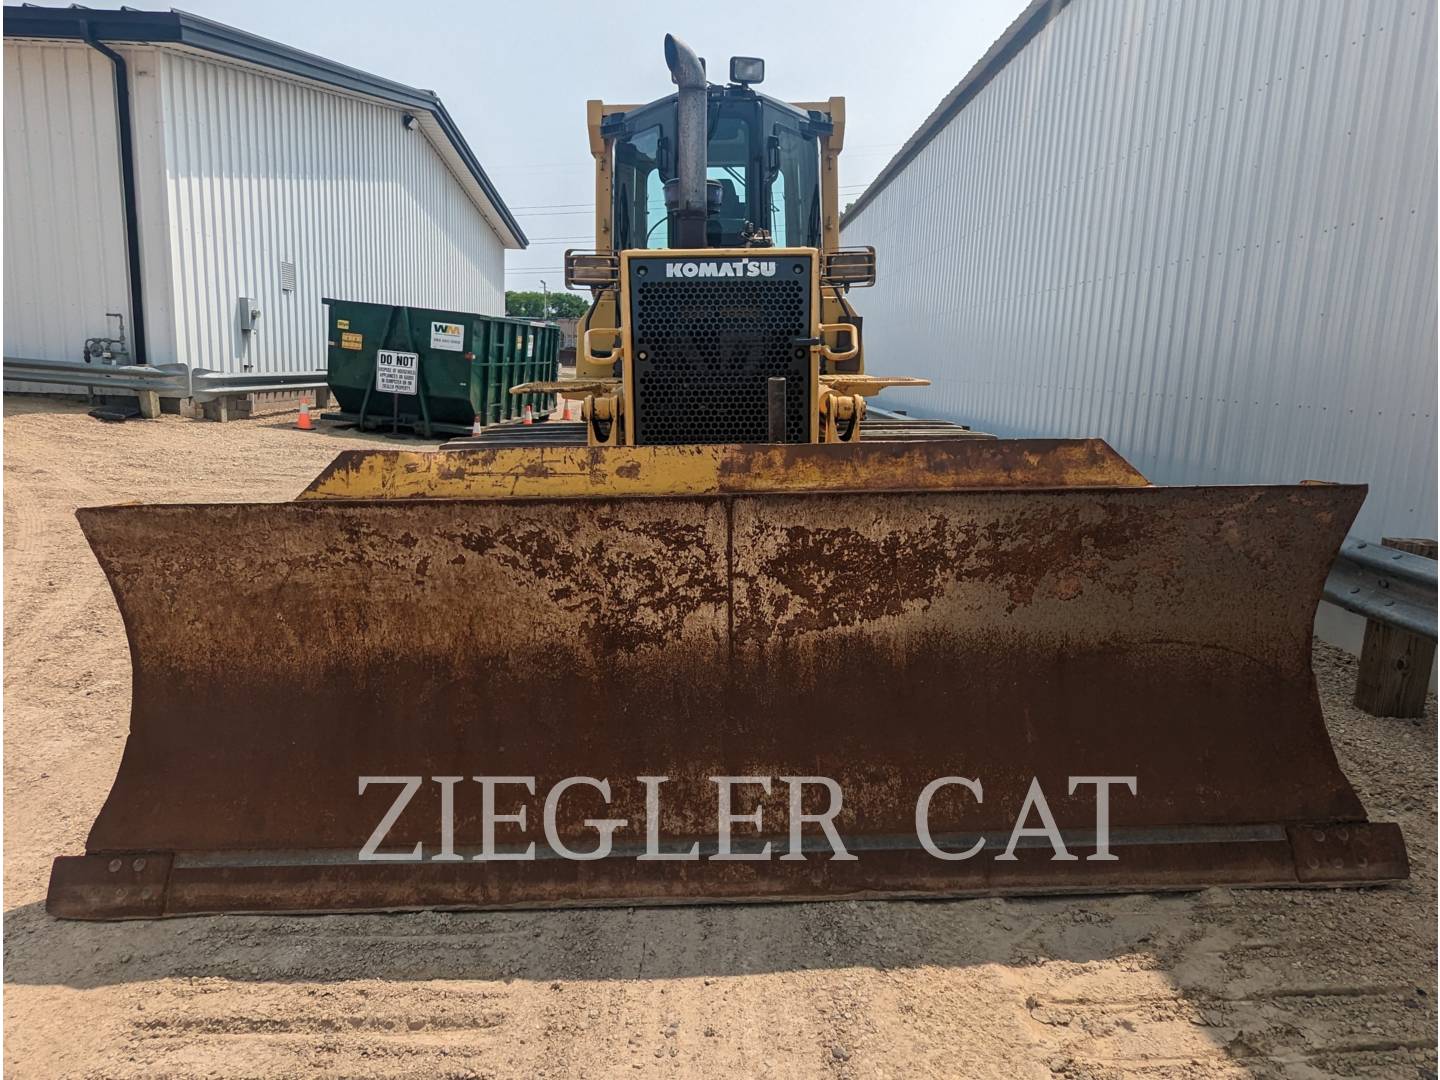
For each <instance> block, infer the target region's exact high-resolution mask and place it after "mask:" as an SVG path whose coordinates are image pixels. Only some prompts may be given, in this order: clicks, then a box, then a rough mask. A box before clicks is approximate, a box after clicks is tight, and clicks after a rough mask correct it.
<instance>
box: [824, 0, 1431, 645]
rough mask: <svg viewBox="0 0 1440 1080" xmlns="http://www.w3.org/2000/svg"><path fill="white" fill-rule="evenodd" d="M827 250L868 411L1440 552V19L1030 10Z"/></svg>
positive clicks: (1290, 10)
mask: <svg viewBox="0 0 1440 1080" xmlns="http://www.w3.org/2000/svg"><path fill="white" fill-rule="evenodd" d="M843 238H844V241H845V243H847V244H873V245H874V246H875V247H876V248H877V249H878V257H879V273H880V278H879V283H878V284H877V286H876V287H875V288H874V289H872V290H870V291H869V292H868V293H866V294H861V295H857V297H856V304H857V306H858V307H859V309H860V311H861V314H863V315H864V317H865V332H866V357H867V361H866V366H867V369H869V370H871V371H873V372H875V373H885V374H905V375H922V376H928V377H929V378H931V379H933V380H934V384H935V385H934V386H933V387H931V388H929V389H923V390H914V391H908V392H904V393H897V392H895V391H889V392H887V393H886V394H885V396H884V397H883V398H881V399H880V401H879V404H881V405H882V406H886V407H892V408H900V409H905V410H908V411H910V412H911V413H913V414H914V415H929V416H941V417H948V418H953V419H958V420H961V421H963V422H966V423H970V424H972V425H974V426H975V427H977V428H980V429H984V430H989V431H993V432H995V433H997V434H1002V435H1056V436H1088V435H1098V436H1100V437H1103V438H1105V439H1106V440H1108V441H1109V442H1110V443H1111V444H1112V445H1113V446H1114V447H1115V448H1116V449H1117V450H1119V451H1120V452H1121V453H1122V454H1124V455H1125V456H1126V457H1127V458H1128V459H1129V460H1131V461H1132V462H1133V463H1134V464H1135V465H1136V466H1137V467H1138V468H1140V470H1141V471H1142V472H1144V473H1145V474H1146V475H1148V476H1149V477H1150V478H1151V479H1152V480H1154V481H1156V482H1160V483H1206V482H1222V483H1229V482H1286V483H1291V482H1295V481H1298V480H1302V479H1324V480H1338V481H1360V482H1364V483H1368V484H1369V485H1370V486H1371V491H1370V496H1369V498H1368V499H1367V501H1366V503H1365V507H1364V509H1363V510H1362V511H1361V515H1360V517H1359V519H1358V520H1357V521H1356V523H1355V526H1354V530H1353V532H1354V534H1355V535H1358V536H1363V537H1371V538H1377V539H1378V538H1379V537H1380V536H1381V535H1385V536H1425V537H1434V536H1435V533H1436V476H1435V474H1436V450H1437V447H1436V420H1435V404H1436V345H1437V341H1436V4H1435V0H1265V2H1263V3H1256V2H1254V0H1203V2H1195V0H1073V2H1068V0H1047V2H1042V3H1036V4H1032V5H1031V7H1030V8H1028V9H1027V10H1026V11H1025V12H1024V13H1023V14H1022V15H1021V17H1020V18H1019V19H1018V20H1017V21H1016V23H1015V24H1014V25H1013V26H1012V27H1011V28H1010V30H1009V31H1007V33H1006V35H1005V37H1003V38H1002V39H1001V40H1000V41H999V42H997V43H996V45H995V46H994V47H993V48H992V49H991V51H990V53H989V54H988V55H987V56H986V57H985V58H984V59H982V60H981V62H980V63H979V64H978V65H977V66H976V68H975V69H974V70H973V71H971V72H970V73H969V74H968V75H967V76H966V77H965V79H964V80H963V81H962V82H961V83H960V84H959V86H957V87H956V89H955V91H954V92H953V93H951V94H950V95H949V96H948V97H947V98H946V99H945V100H944V101H943V102H942V103H941V104H940V106H939V107H938V108H937V109H936V110H935V112H934V113H933V114H932V115H931V116H930V118H929V119H928V120H927V121H926V122H925V124H924V125H923V126H922V127H921V128H920V130H919V131H918V132H916V134H915V135H914V137H913V138H911V139H910V141H909V142H908V143H907V144H906V145H905V146H904V148H903V149H902V150H901V151H900V152H899V154H898V155H897V156H896V157H895V159H894V160H893V161H891V162H890V164H889V165H888V166H887V167H886V168H885V169H884V170H883V171H882V172H881V174H880V175H879V177H878V178H877V179H876V181H875V182H874V183H873V184H872V185H871V186H870V187H869V188H868V189H867V190H866V191H865V193H864V194H863V196H862V197H861V198H860V199H859V200H858V201H857V202H856V203H855V205H854V206H852V207H851V208H850V209H849V211H848V213H847V215H846V216H845V218H844V220H843ZM1322 626H1323V624H1322ZM1327 636H1330V635H1327Z"/></svg>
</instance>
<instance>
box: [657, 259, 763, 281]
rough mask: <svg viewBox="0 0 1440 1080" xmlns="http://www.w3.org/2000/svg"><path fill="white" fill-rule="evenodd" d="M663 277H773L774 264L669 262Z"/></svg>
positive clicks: (752, 261) (748, 261)
mask: <svg viewBox="0 0 1440 1080" xmlns="http://www.w3.org/2000/svg"><path fill="white" fill-rule="evenodd" d="M665 276H666V277H667V278H672V277H774V276H775V263H774V261H773V260H772V261H770V262H760V261H758V260H751V259H743V260H741V261H740V262H669V263H666V264H665Z"/></svg>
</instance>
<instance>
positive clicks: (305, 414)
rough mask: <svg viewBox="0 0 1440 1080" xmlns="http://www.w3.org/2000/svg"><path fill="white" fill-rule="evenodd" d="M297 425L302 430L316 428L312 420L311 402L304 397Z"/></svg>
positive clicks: (301, 401) (301, 400)
mask: <svg viewBox="0 0 1440 1080" xmlns="http://www.w3.org/2000/svg"><path fill="white" fill-rule="evenodd" d="M295 426H296V427H297V428H299V429H300V430H301V431H314V430H315V425H314V424H312V423H311V422H310V402H309V401H307V400H306V399H305V398H303V397H302V398H301V399H300V419H298V420H296V421H295Z"/></svg>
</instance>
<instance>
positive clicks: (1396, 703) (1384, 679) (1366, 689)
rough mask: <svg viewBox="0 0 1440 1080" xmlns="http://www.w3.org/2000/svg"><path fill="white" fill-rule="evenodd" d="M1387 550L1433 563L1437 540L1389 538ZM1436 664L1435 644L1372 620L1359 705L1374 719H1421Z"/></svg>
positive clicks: (1357, 694) (1359, 685)
mask: <svg viewBox="0 0 1440 1080" xmlns="http://www.w3.org/2000/svg"><path fill="white" fill-rule="evenodd" d="M1380 542H1381V544H1383V545H1384V546H1385V547H1388V548H1395V549H1396V550H1399V551H1408V552H1410V553H1411V554H1412V555H1423V556H1425V558H1427V559H1433V558H1435V557H1436V554H1437V544H1436V541H1434V540H1401V539H1395V538H1390V537H1387V538H1385V539H1383V540H1381V541H1380ZM1434 663H1435V642H1434V641H1432V640H1430V639H1429V638H1427V637H1422V636H1421V635H1419V634H1412V633H1410V632H1409V631H1408V630H1401V629H1399V628H1398V627H1394V626H1386V625H1385V624H1384V623H1380V622H1376V621H1375V620H1374V619H1371V620H1369V621H1367V622H1366V623H1365V643H1364V645H1363V646H1361V650H1360V673H1359V675H1358V676H1357V677H1356V680H1355V704H1356V705H1357V706H1358V707H1359V708H1361V709H1364V710H1365V711H1366V712H1367V713H1369V714H1370V715H1371V716H1405V717H1414V716H1420V715H1421V714H1422V713H1424V711H1425V692H1426V690H1427V689H1429V686H1430V669H1431V667H1432V666H1433V665H1434Z"/></svg>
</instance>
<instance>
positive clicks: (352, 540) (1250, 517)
mask: <svg viewBox="0 0 1440 1080" xmlns="http://www.w3.org/2000/svg"><path fill="white" fill-rule="evenodd" d="M667 59H668V60H669V63H670V67H671V70H672V73H673V74H674V76H675V79H676V82H677V84H678V86H679V91H678V93H677V94H676V95H673V96H672V97H670V98H666V99H663V100H661V101H659V102H655V103H653V104H651V105H647V106H639V107H611V108H606V107H605V106H602V105H600V104H599V103H592V105H591V110H590V120H591V123H590V130H591V140H592V141H591V147H592V150H593V151H594V153H595V157H596V163H597V166H596V171H597V236H596V250H594V251H589V252H572V253H570V254H569V255H568V256H567V273H568V275H569V278H570V281H571V283H572V284H580V285H586V286H588V287H590V288H591V289H592V295H593V297H594V304H593V306H592V308H591V313H590V315H589V317H588V318H587V320H586V321H585V323H584V324H583V325H582V332H581V342H582V344H581V347H580V350H579V352H580V356H579V361H578V365H577V368H578V369H577V373H576V378H575V379H574V380H569V381H566V382H564V383H562V384H553V385H552V384H546V385H545V388H546V389H551V390H556V391H558V392H560V393H562V394H565V395H567V396H568V397H571V398H575V399H580V400H581V401H582V403H583V409H582V416H581V420H580V421H579V422H575V423H565V422H562V421H558V420H551V421H547V422H544V423H539V424H535V425H533V426H530V427H519V426H516V427H508V426H507V427H505V428H503V429H498V430H497V429H492V430H490V431H487V432H486V433H485V434H483V435H481V436H478V437H475V438H472V439H466V440H458V441H457V442H455V443H451V444H447V446H446V447H444V448H442V449H441V450H439V451H435V452H428V451H405V450H391V451H347V452H344V453H341V454H340V455H339V456H338V457H337V458H336V459H335V461H334V462H333V463H332V464H331V465H330V466H329V467H328V468H327V469H326V470H325V471H324V472H323V473H322V474H321V475H320V476H319V477H317V478H316V479H315V481H314V482H313V483H312V484H311V485H310V486H309V487H308V488H307V489H306V490H305V491H304V492H303V493H302V494H301V495H300V496H299V498H297V499H296V500H295V501H293V502H290V503H279V504H250V505H243V504H242V505H233V504H226V505H180V506H135V505H127V506H111V507H101V508H93V509H85V510H81V511H80V512H79V517H80V522H81V526H82V528H83V529H84V531H85V535H86V537H87V539H88V540H89V542H90V544H91V546H92V548H93V549H94V551H95V553H96V556H97V558H98V559H99V560H100V563H101V565H102V566H103V567H104V570H105V572H106V574H107V575H108V577H109V579H110V582H111V584H112V586H113V588H114V592H115V596H116V600H117V602H118V604H119V606H120V610H121V612H122V614H123V616H124V619H125V625H126V630H127V633H128V636H129V642H130V649H131V655H132V661H133V664H134V672H135V674H134V694H133V705H132V716H131V731H130V736H129V740H128V742H127V744H126V748H125V753H124V758H123V760H122V762H121V766H120V771H119V775H118V776H117V778H116V781H115V785H114V788H113V790H112V791H111V793H110V796H109V798H108V800H107V801H106V803H105V806H104V808H103V809H102V810H101V812H100V815H99V817H98V819H97V820H96V822H95V824H94V826H93V828H92V830H91V833H90V836H89V839H88V841H87V844H86V852H85V854H83V855H79V856H73V857H62V858H59V859H57V860H56V863H55V867H54V871H53V874H52V878H51V885H50V895H49V901H48V906H49V910H50V911H51V912H52V913H53V914H55V915H58V916H62V917H74V918H128V917H158V916H165V915H177V914H189V913H197V912H236V911H297V912H309V911H347V910H398V909H407V908H419V907H456V908H459V907H504V906H526V905H530V906H554V905H567V904H637V903H672V902H709V901H731V900H779V899H816V898H832V897H852V898H853V897H882V896H884V897H889V896H935V895H954V896H963V895H974V894H985V893H996V892H1054V891H1075V892H1102V891H1115V890H1152V889H1186V888H1198V887H1203V886H1207V885H1217V884H1224V885H1267V886H1312V885H1315V886H1328V885H1344V884H1369V883H1374V882H1381V881H1386V880H1393V879H1397V878H1402V877H1404V876H1406V874H1407V873H1408V869H1407V864H1406V856H1405V848H1404V843H1403V841H1402V839H1401V837H1400V834H1399V830H1398V828H1397V827H1396V826H1394V825H1389V824H1375V823H1369V822H1367V821H1366V817H1365V812H1364V809H1363V807H1362V806H1361V805H1360V802H1359V800H1358V799H1357V797H1356V795H1355V793H1354V791H1353V789H1352V788H1351V787H1350V785H1349V783H1348V782H1347V781H1346V779H1345V777H1344V775H1343V774H1342V772H1341V771H1340V768H1339V766H1338V765H1337V763H1336V760H1335V755H1334V753H1333V751H1332V749H1331V745H1330V742H1329V739H1328V736H1327V734H1326V730H1325V726H1324V721H1323V718H1322V716H1321V713H1320V707H1319V702H1318V697H1317V694H1316V689H1315V681H1314V677H1313V674H1312V672H1311V667H1310V647H1311V624H1312V621H1313V618H1314V614H1315V609H1316V606H1317V604H1318V602H1319V598H1320V594H1321V589H1322V585H1323V582H1324V579H1325V576H1326V572H1327V570H1328V568H1329V566H1330V563H1331V562H1332V561H1333V559H1334V556H1335V554H1336V551H1337V550H1338V548H1339V546H1340V543H1341V541H1342V540H1343V538H1344V536H1345V534H1346V531H1347V529H1348V527H1349V525H1350V523H1351V521H1352V520H1353V518H1354V516H1355V513H1356V512H1357V510H1358V509H1359V506H1360V503H1361V501H1362V500H1363V498H1364V494H1365V490H1364V488H1363V487H1359V486H1354V485H1339V484H1300V485H1294V486H1214V487H1157V486H1153V485H1151V484H1150V483H1148V482H1147V481H1146V479H1145V478H1144V477H1143V476H1142V475H1140V474H1139V473H1138V472H1137V471H1136V470H1135V469H1134V468H1132V467H1131V466H1130V465H1129V464H1128V463H1127V462H1126V461H1125V460H1124V459H1123V458H1121V457H1120V456H1119V455H1118V454H1116V453H1115V452H1114V451H1113V450H1111V449H1110V448H1109V447H1108V446H1106V445H1105V443H1103V442H1101V441H1099V440H1094V439H1080V440H1065V439H1024V440H1015V439H995V438H991V437H989V436H986V435H983V434H980V433H976V432H972V431H969V430H967V429H964V428H961V427H958V426H955V425H949V424H943V423H933V422H925V421H915V420H907V419H902V418H895V417H888V416H881V415H878V410H877V415H867V410H866V407H865V401H866V398H867V397H868V396H870V395H872V394H873V393H875V392H877V391H878V390H880V389H883V387H884V386H885V385H893V383H894V381H895V380H887V379H881V378H875V377H871V376H867V375H866V373H865V370H864V363H863V341H862V324H861V320H860V317H859V316H858V314H857V313H856V312H855V311H854V309H853V307H851V305H850V303H849V300H848V297H847V293H848V290H849V289H850V288H851V287H853V286H854V285H858V284H863V283H865V282H866V281H868V280H873V277H874V273H875V261H874V253H873V252H870V251H868V250H859V251H850V252H846V251H843V250H842V249H840V248H839V246H838V235H837V210H836V191H837V188H836V178H835V166H836V155H837V154H838V152H839V149H840V143H841V138H842V135H843V104H842V103H841V102H840V101H839V99H834V98H832V99H830V101H829V102H827V103H824V104H811V105H805V106H799V107H797V106H789V105H785V104H783V103H779V102H775V101H773V100H772V99H769V98H764V97H762V96H761V95H758V94H756V93H755V92H754V91H753V90H752V89H751V88H750V84H751V83H752V82H753V81H755V79H754V75H755V73H756V68H755V67H754V64H755V62H754V61H748V60H744V59H743V58H742V59H741V60H740V61H738V63H739V67H738V71H737V68H736V67H734V66H732V84H731V85H729V86H724V87H717V86H710V85H708V84H707V83H706V82H705V80H704V77H703V73H701V72H700V69H699V64H698V61H697V60H696V59H695V58H694V54H693V53H691V52H690V51H689V50H688V49H686V48H685V47H684V46H683V45H681V44H680V43H679V42H676V41H674V40H673V39H668V40H667ZM727 180H728V181H729V184H728V185H727V183H726V181H727ZM302 688H303V690H304V692H303V693H298V692H297V691H299V690H301V689H302Z"/></svg>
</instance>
